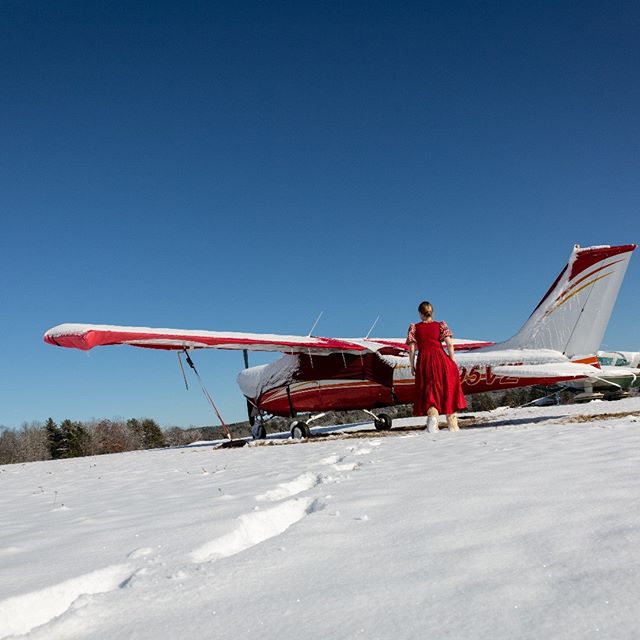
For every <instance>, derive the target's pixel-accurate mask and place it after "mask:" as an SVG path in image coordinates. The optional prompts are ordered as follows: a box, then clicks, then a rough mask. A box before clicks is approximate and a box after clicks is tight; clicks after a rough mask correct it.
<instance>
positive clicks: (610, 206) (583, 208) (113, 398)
mask: <svg viewBox="0 0 640 640" xmlns="http://www.w3.org/2000/svg"><path fill="white" fill-rule="evenodd" d="M639 33H640V4H638V3H637V2H610V1H608V2H599V3H593V2H580V3H575V2H570V3H569V2H567V3H564V2H526V3H525V2H499V3H498V2H476V1H474V2H437V3H435V2H415V3H413V2H397V1H393V2H391V1H388V2H375V1H369V2H349V1H344V2H320V1H319V2H298V1H291V2H277V1H276V2H235V1H234V2H204V1H203V2H192V1H182V0H181V1H180V2H162V1H159V0H158V1H154V2H129V1H127V2H117V1H113V0H109V1H108V2H107V1H106V0H105V1H103V2H93V1H91V0H80V1H77V2H69V1H65V0H59V1H57V2H50V1H44V0H41V1H38V0H32V1H30V2H24V1H23V0H3V1H2V2H0V59H1V60H2V64H1V65H0V141H1V143H0V149H1V152H0V214H1V219H2V227H1V234H0V261H1V262H0V265H1V268H2V279H1V281H0V282H1V284H0V305H1V306H0V329H1V330H2V334H3V340H2V366H1V368H0V371H1V373H0V425H5V426H11V427H13V426H18V425H19V424H20V423H22V422H23V421H31V420H42V419H45V418H46V417H48V416H52V417H54V418H55V419H58V420H60V419H63V418H65V417H70V418H72V419H88V418H91V417H114V416H124V417H130V416H143V415H144V416H150V417H153V418H156V419H157V420H158V421H159V422H160V423H161V424H163V425H170V424H178V425H181V426H188V425H191V424H193V425H203V424H213V423H215V419H214V418H213V416H212V413H211V410H210V408H209V407H208V405H207V404H206V402H205V400H204V398H203V397H202V396H201V394H200V391H199V390H198V389H197V388H195V387H194V388H192V390H191V391H190V392H188V393H187V392H186V391H185V389H184V386H183V383H182V380H181V376H180V373H179V369H178V365H177V362H176V356H175V354H173V353H166V352H154V351H148V350H144V349H134V348H128V347H112V348H102V349H96V350H94V351H91V352H89V353H88V354H85V353H82V352H79V351H76V350H66V349H58V348H54V347H51V346H48V345H45V344H44V343H43V342H42V334H43V333H44V331H45V330H46V329H48V328H49V327H51V326H54V325H56V324H59V323H62V322H90V323H105V324H132V325H145V326H160V327H162V326H168V327H180V328H193V329H213V330H237V331H243V330H246V331H256V332H275V333H301V334H306V333H307V332H308V331H309V329H310V328H311V325H312V323H313V321H314V319H315V317H316V316H317V314H318V313H319V312H320V311H324V315H323V317H322V319H321V321H320V323H319V325H318V327H317V328H316V330H315V332H314V333H316V334H317V335H327V336H362V335H364V334H366V332H367V330H368V328H369V326H370V325H371V323H372V322H373V321H374V319H375V318H376V316H377V315H378V314H381V315H382V319H381V320H380V322H379V323H378V325H377V327H376V331H375V333H376V334H377V335H385V336H400V335H404V333H405V332H406V328H407V325H408V323H409V322H410V321H413V320H414V316H415V308H416V304H417V302H419V301H420V300H422V299H424V298H427V299H429V300H431V301H432V302H433V303H434V305H435V308H436V316H437V317H439V318H441V319H446V320H447V322H448V323H449V325H450V326H451V327H452V329H453V330H454V333H455V335H457V336H458V337H466V338H477V339H493V340H500V339H506V338H507V337H509V336H510V335H512V334H513V333H514V332H515V331H516V330H517V329H518V327H519V326H520V325H521V324H522V322H523V321H524V320H525V318H526V317H527V316H528V314H529V313H530V311H531V310H532V308H533V306H534V305H535V303H536V302H537V301H538V299H539V298H540V296H541V295H542V294H543V293H544V292H545V290H546V289H547V287H548V285H549V284H550V283H551V281H552V280H553V278H554V277H555V276H556V275H557V272H558V271H559V270H560V268H561V267H562V266H563V265H564V264H565V262H566V259H567V258H568V256H569V253H570V251H571V247H572V245H573V244H574V243H579V244H581V245H583V246H586V245H590V244H622V243H625V244H626V243H630V242H637V241H638V240H640V223H639V221H638V211H639V208H640V207H639V204H640V117H639V115H638V114H639V113H640V82H639V79H640V38H639V37H638V34H639ZM639 274H640V254H639V255H635V256H634V257H633V258H632V263H631V266H630V268H629V271H628V273H627V278H626V280H625V283H624V284H623V287H622V290H621V292H620V297H619V299H618V303H617V305H616V308H615V309H614V314H613V317H612V320H611V323H610V325H609V329H608V331H607V333H606V335H605V340H604V345H605V347H607V348H617V349H628V350H639V349H640V328H639V318H640V301H639V298H640V296H639V295H638V294H639V286H638V283H639V279H638V275H639ZM269 358H272V356H256V357H253V358H252V362H254V363H261V362H265V361H266V360H267V359H269ZM195 360H196V364H197V365H198V366H199V369H200V373H201V375H202V376H203V378H204V379H205V381H206V383H207V385H208V387H209V389H210V391H211V392H212V395H213V396H214V398H215V399H216V400H217V401H218V403H219V405H220V408H221V410H222V413H223V415H224V417H225V418H226V420H228V421H234V420H239V419H242V418H243V417H244V399H243V398H242V396H241V394H240V391H239V390H238V388H237V386H236V384H235V376H236V374H237V372H238V371H239V370H240V368H241V367H242V354H241V353H239V352H222V351H207V352H198V353H196V354H195Z"/></svg>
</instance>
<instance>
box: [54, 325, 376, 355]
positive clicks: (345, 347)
mask: <svg viewBox="0 0 640 640" xmlns="http://www.w3.org/2000/svg"><path fill="white" fill-rule="evenodd" d="M44 341H45V342H46V343H48V344H53V345H56V346H59V347H68V348H73V349H81V350H83V351H88V350H89V349H93V347H99V346H106V345H116V344H128V345H131V346H134V347H146V348H150V349H174V350H183V349H247V350H248V351H281V352H285V353H316V354H322V353H363V352H366V351H369V349H368V348H367V347H366V346H364V345H363V344H358V343H357V342H351V341H348V340H340V339H335V338H318V337H314V336H288V335H278V334H270V333H242V332H234V331H199V330H191V329H155V328H151V327H120V326H115V325H99V324H60V325H58V326H56V327H53V328H52V329H49V330H48V331H47V332H46V333H45V334H44Z"/></svg>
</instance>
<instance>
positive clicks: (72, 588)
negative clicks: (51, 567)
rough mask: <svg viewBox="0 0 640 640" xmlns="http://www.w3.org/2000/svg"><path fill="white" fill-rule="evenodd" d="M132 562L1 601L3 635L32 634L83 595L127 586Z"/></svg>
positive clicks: (0, 621) (0, 631) (1, 630)
mask: <svg viewBox="0 0 640 640" xmlns="http://www.w3.org/2000/svg"><path fill="white" fill-rule="evenodd" d="M132 571H133V568H132V567H131V566H130V565H126V564H118V565H112V566H110V567H105V568H104V569H98V570H97V571H91V572H90V573H85V574H84V575H81V576H78V577H77V578H71V579H70V580H65V581H64V582H60V583H58V584H54V585H52V586H50V587H46V588H44V589H39V590H37V591H31V592H29V593H25V594H23V595H19V596H14V597H12V598H7V599H6V600H3V601H2V602H0V638H6V637H8V636H12V635H21V634H24V633H29V632H30V631H32V630H33V629H35V628H36V627H40V626H42V625H44V624H47V623H48V622H51V621H52V620H54V619H55V618H57V617H58V616H60V615H62V614H63V613H65V612H66V611H68V610H69V609H71V607H72V606H73V605H74V603H76V602H77V601H78V599H79V598H80V597H81V596H91V595H94V594H100V593H106V592H108V591H113V590H115V589H118V588H120V587H123V586H126V581H127V579H128V578H130V577H131V575H132Z"/></svg>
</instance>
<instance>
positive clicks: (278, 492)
mask: <svg viewBox="0 0 640 640" xmlns="http://www.w3.org/2000/svg"><path fill="white" fill-rule="evenodd" d="M368 444H369V446H367V447H364V446H353V447H349V449H348V452H347V453H345V454H344V455H340V454H337V453H334V454H330V455H328V456H326V457H324V458H321V459H319V460H317V461H316V462H315V463H312V465H311V466H312V467H313V466H315V467H316V469H315V470H314V469H313V468H312V469H311V470H308V471H305V472H304V473H302V474H299V475H298V476H296V477H294V478H293V479H291V480H287V481H285V482H281V483H279V484H277V485H275V486H274V487H272V488H270V489H268V490H266V491H264V492H263V493H260V494H257V495H255V496H254V499H255V501H256V502H257V503H258V505H257V506H256V507H254V509H253V510H252V511H249V512H247V513H244V514H243V515H240V516H239V517H238V518H236V519H235V520H234V521H232V523H231V527H230V530H229V531H228V533H225V534H224V535H222V536H218V537H216V538H214V539H212V540H210V541H208V542H205V543H204V544H201V545H200V546H198V547H196V548H195V549H193V550H192V551H190V552H187V555H186V559H187V563H186V564H185V562H184V560H183V561H182V562H180V561H179V562H178V566H174V567H173V568H171V569H169V568H168V567H166V564H165V562H164V560H165V559H166V558H156V557H154V556H155V554H154V550H153V549H152V548H151V547H139V548H136V549H134V550H132V551H130V552H129V553H128V554H127V555H126V561H125V563H123V564H114V565H111V566H107V567H104V568H101V569H98V570H95V571H91V572H89V573H85V574H82V575H80V576H77V577H75V578H71V579H69V580H65V581H63V582H59V583H57V584H54V585H51V586H48V587H45V588H43V589H39V590H35V591H31V592H28V593H25V594H21V595H17V596H13V597H10V598H7V599H5V600H2V601H0V640H2V639H4V638H8V637H9V636H15V635H22V634H27V633H30V632H32V631H34V630H36V629H37V630H38V631H40V630H41V629H42V630H43V631H44V633H45V634H48V633H50V632H53V633H55V632H57V630H59V629H60V628H61V627H59V626H58V625H62V626H63V627H64V625H65V624H71V625H72V626H73V625H74V624H76V623H77V622H76V621H77V620H78V618H77V617H78V616H85V617H86V616H87V615H90V614H88V613H79V610H80V609H83V608H84V607H87V606H97V607H103V606H105V602H107V603H108V602H111V601H104V600H101V598H104V597H105V596H106V594H108V593H110V592H117V591H119V590H121V589H136V590H137V589H145V588H147V587H149V586H150V585H152V584H153V583H154V581H157V579H158V577H159V576H158V569H159V568H160V567H164V568H163V569H161V571H162V572H163V573H164V574H165V577H167V578H170V579H180V580H184V579H189V578H193V577H194V575H195V572H196V571H198V570H199V568H197V567H195V566H194V564H195V565H198V566H206V565H205V563H211V562H215V561H218V560H221V559H223V558H227V557H230V556H234V555H237V554H239V553H242V552H245V551H248V550H250V549H251V548H253V547H255V546H256V545H259V544H261V543H263V542H266V541H267V540H270V539H273V538H275V537H277V536H280V535H282V534H284V533H285V532H286V531H287V530H288V529H290V528H291V527H292V526H294V525H296V524H297V523H300V522H301V521H303V520H304V519H305V518H306V517H308V516H310V515H312V514H314V513H316V512H318V511H321V510H322V509H324V507H325V504H324V502H323V500H322V499H321V498H320V497H319V496H318V495H317V492H315V493H316V495H313V493H312V494H311V495H304V494H308V493H309V492H313V490H314V489H315V488H316V487H319V486H320V485H326V484H331V483H339V482H342V481H345V480H348V479H349V477H350V476H349V473H350V472H354V471H357V470H358V469H359V468H360V467H361V464H362V463H361V462H359V461H357V460H353V457H358V456H363V455H366V454H369V453H370V452H371V451H372V447H376V446H379V445H380V444H381V443H380V442H379V441H374V442H370V443H368ZM330 497H331V496H323V498H324V499H329V498H330ZM333 515H335V514H333ZM182 557H183V558H184V556H182ZM189 561H190V562H189ZM190 567H191V568H190ZM169 572H171V573H169ZM107 606H108V605H107ZM112 606H113V605H112ZM98 617H99V616H98Z"/></svg>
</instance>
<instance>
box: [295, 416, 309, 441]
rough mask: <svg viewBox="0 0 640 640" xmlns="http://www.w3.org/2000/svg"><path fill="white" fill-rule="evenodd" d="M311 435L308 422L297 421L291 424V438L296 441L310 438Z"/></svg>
mask: <svg viewBox="0 0 640 640" xmlns="http://www.w3.org/2000/svg"><path fill="white" fill-rule="evenodd" d="M310 435H311V430H310V429H309V425H308V424H307V423H306V422H302V421H301V420H296V421H295V422H293V423H292V424H291V437H292V438H293V439H294V440H302V438H308V437H309V436H310Z"/></svg>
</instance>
